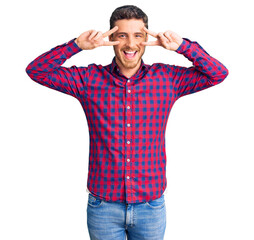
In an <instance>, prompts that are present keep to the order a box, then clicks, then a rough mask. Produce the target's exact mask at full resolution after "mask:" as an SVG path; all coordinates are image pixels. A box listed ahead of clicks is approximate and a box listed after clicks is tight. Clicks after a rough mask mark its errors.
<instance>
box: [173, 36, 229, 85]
mask: <svg viewBox="0 0 254 240" xmlns="http://www.w3.org/2000/svg"><path fill="white" fill-rule="evenodd" d="M176 52H177V53H180V54H183V55H184V56H185V57H186V58H188V59H189V60H190V61H191V62H192V63H193V65H194V66H195V68H196V69H197V70H198V71H200V72H201V73H203V74H204V75H206V76H207V77H208V78H209V79H210V80H211V83H212V85H215V84H218V83H219V82H221V81H223V80H224V79H225V78H226V77H227V75H228V70H227V68H226V67H225V66H224V65H223V64H222V63H221V62H219V61H218V60H217V59H215V58H213V57H211V56H210V55H209V54H208V53H207V52H206V51H205V50H204V49H203V48H202V47H201V46H200V45H199V44H198V43H197V42H191V41H190V40H189V39H187V38H184V41H183V43H182V44H181V46H180V47H179V48H178V49H177V50H176Z"/></svg>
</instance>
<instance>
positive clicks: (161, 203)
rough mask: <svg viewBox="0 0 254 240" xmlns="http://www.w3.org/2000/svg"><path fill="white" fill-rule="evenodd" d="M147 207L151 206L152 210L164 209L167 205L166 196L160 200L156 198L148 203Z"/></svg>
mask: <svg viewBox="0 0 254 240" xmlns="http://www.w3.org/2000/svg"><path fill="white" fill-rule="evenodd" d="M146 205H147V206H149V207H150V208H156V209H159V208H162V207H164V205H165V199H164V195H162V196H161V197H160V198H156V199H154V200H152V201H149V202H146Z"/></svg>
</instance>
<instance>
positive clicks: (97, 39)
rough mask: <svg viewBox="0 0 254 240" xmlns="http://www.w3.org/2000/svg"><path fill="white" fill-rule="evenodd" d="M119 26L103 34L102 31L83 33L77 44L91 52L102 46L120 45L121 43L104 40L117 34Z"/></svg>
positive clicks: (76, 40)
mask: <svg viewBox="0 0 254 240" xmlns="http://www.w3.org/2000/svg"><path fill="white" fill-rule="evenodd" d="M117 29H118V27H117V26H115V27H114V28H112V29H110V30H109V31H107V32H105V33H102V32H100V31H95V30H90V31H86V32H84V33H82V34H81V35H80V36H79V37H78V38H77V39H75V42H76V44H77V45H78V46H79V48H81V49H83V50H91V49H94V48H96V47H100V46H113V45H117V44H119V41H105V40H104V38H105V37H108V36H110V35H111V34H112V33H114V32H116V31H117Z"/></svg>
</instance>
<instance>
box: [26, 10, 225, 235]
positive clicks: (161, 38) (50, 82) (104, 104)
mask: <svg viewBox="0 0 254 240" xmlns="http://www.w3.org/2000/svg"><path fill="white" fill-rule="evenodd" d="M148 35H151V36H153V37H155V38H156V41H153V42H148V38H147V36H148ZM106 37H109V40H110V41H106V40H104V39H105V38H106ZM100 46H113V47H114V51H115V57H114V59H113V61H112V63H111V64H109V65H107V66H101V65H95V64H91V65H89V66H88V67H76V66H72V67H71V68H66V67H62V66H61V65H62V64H63V63H64V62H65V61H66V60H67V59H68V58H70V57H71V56H73V55H74V54H76V53H78V52H80V51H82V50H84V51H86V50H91V49H94V48H96V47H100ZM146 46H161V47H164V48H165V49H166V50H171V51H176V52H177V53H179V54H182V55H183V56H185V57H186V58H188V59H189V60H190V61H192V62H193V66H192V67H190V68H185V67H178V66H172V65H167V64H162V63H156V64H153V65H151V66H150V65H146V64H144V62H143V60H142V56H143V54H144V52H145V47H146ZM26 71H27V74H28V75H29V76H30V77H31V78H32V79H33V80H34V81H36V82H38V83H40V84H42V85H44V86H47V87H49V88H52V89H55V90H58V91H61V92H64V93H66V94H69V95H72V96H73V97H75V98H77V99H78V100H79V101H80V103H81V104H82V106H83V109H84V112H85V114H86V117H87V121H88V125H89V134H90V153H89V173H88V182H87V188H88V190H89V197H88V205H87V224H88V230H89V235H90V237H91V239H103V240H107V239H110V240H112V239H114V240H118V239H119V240H120V239H121V240H123V239H125V236H126V234H127V237H128V239H137V240H138V239H147V240H150V239H156V240H159V239H163V237H164V233H165V228H166V208H165V200H164V195H163V193H164V191H165V189H166V183H167V182H166V152H165V130H166V123H167V119H168V116H169V113H170V109H171V108H172V106H173V104H174V102H175V101H176V100H177V99H178V98H180V97H182V96H184V95H186V94H191V93H194V92H197V91H200V90H203V89H206V88H209V87H211V86H214V85H216V84H218V83H220V82H222V81H223V80H224V79H225V78H226V76H227V75H228V70H227V69H226V68H225V67H224V66H223V65H222V64H221V63H220V62H219V61H217V60H216V59H214V58H213V57H211V56H210V55H209V54H208V53H206V52H205V51H204V50H203V49H202V48H201V46H200V45H199V44H198V43H197V42H192V41H190V40H188V39H186V38H184V39H183V38H181V37H180V36H179V35H177V34H176V33H174V32H172V31H166V32H164V33H156V32H152V31H150V30H148V18H147V16H146V14H145V13H144V12H143V11H142V10H141V9H139V8H137V7H135V6H131V5H128V6H123V7H119V8H117V9H116V10H115V11H114V12H113V13H112V16H111V18H110V30H109V31H107V32H105V33H102V32H99V31H95V30H90V31H86V32H84V33H82V34H81V35H80V36H79V37H78V38H75V39H72V40H71V41H69V42H68V43H65V44H62V45H59V46H57V47H55V48H53V49H51V50H50V51H48V52H46V53H44V54H42V55H41V56H39V57H37V58H36V59H35V60H34V61H32V62H31V63H30V64H29V65H28V67H27V68H26Z"/></svg>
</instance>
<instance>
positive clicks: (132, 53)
mask: <svg viewBox="0 0 254 240" xmlns="http://www.w3.org/2000/svg"><path fill="white" fill-rule="evenodd" d="M123 52H124V55H125V57H126V58H127V59H133V58H135V56H136V54H137V51H123Z"/></svg>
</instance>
